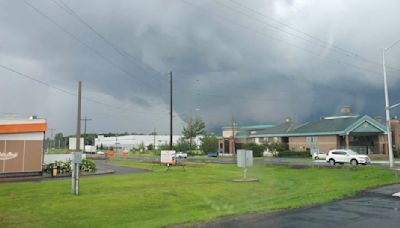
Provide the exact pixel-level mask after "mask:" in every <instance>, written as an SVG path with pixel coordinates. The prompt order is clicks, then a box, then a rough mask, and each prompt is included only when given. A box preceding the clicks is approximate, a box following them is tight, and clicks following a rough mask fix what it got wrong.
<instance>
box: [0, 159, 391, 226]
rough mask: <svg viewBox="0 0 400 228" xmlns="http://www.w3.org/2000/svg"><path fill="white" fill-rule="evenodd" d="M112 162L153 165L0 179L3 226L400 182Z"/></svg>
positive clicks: (201, 214)
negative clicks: (74, 181)
mask: <svg viewBox="0 0 400 228" xmlns="http://www.w3.org/2000/svg"><path fill="white" fill-rule="evenodd" d="M113 163H116V164H120V165H125V166H134V167H142V168H149V169H153V172H148V173H140V174H127V175H120V176H100V177H91V178H82V179H81V195H80V196H72V195H71V194H70V185H71V183H70V180H69V179H67V180H53V181H43V182H25V183H7V184H0V227H160V226H165V225H170V224H180V223H194V222H201V221H206V220H210V219H213V218H216V217H219V216H226V215H234V214H242V213H250V212H259V211H271V210H277V209H285V208H295V207H301V206H306V205H312V204H317V203H322V202H327V201H331V200H334V199H339V198H342V197H344V196H349V195H351V194H354V193H355V192H357V191H360V190H362V189H365V188H370V187H375V186H379V185H384V184H390V183H395V182H397V178H396V175H395V173H394V172H393V171H390V170H388V169H385V168H380V167H371V166H367V167H354V168H352V167H340V168H306V169H290V168H285V167H277V166H266V165H257V166H256V167H254V168H252V169H250V171H249V177H256V178H259V179H260V182H258V183H234V182H232V181H231V180H232V179H233V178H238V177H241V170H240V169H239V168H236V167H235V166H234V165H232V164H229V165H223V164H200V163H188V164H187V165H186V168H185V169H183V168H182V167H173V168H172V170H171V171H169V172H165V168H164V167H161V166H159V165H155V166H154V165H152V164H149V163H139V162H134V161H113Z"/></svg>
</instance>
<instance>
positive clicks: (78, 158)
mask: <svg viewBox="0 0 400 228" xmlns="http://www.w3.org/2000/svg"><path fill="white" fill-rule="evenodd" d="M72 163H74V164H81V163H82V152H72Z"/></svg>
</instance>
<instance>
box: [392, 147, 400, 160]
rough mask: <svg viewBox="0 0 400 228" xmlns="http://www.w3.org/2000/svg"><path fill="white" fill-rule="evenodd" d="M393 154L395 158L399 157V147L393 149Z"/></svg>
mask: <svg viewBox="0 0 400 228" xmlns="http://www.w3.org/2000/svg"><path fill="white" fill-rule="evenodd" d="M393 156H394V157H395V158H399V157H400V149H396V150H393Z"/></svg>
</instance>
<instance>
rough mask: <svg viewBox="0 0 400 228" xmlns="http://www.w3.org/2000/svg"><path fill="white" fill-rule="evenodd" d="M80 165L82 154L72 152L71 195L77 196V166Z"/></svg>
mask: <svg viewBox="0 0 400 228" xmlns="http://www.w3.org/2000/svg"><path fill="white" fill-rule="evenodd" d="M81 163H82V152H72V161H71V166H72V167H71V168H72V169H71V171H72V189H71V193H72V194H74V195H79V165H80V164H81Z"/></svg>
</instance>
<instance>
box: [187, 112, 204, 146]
mask: <svg viewBox="0 0 400 228" xmlns="http://www.w3.org/2000/svg"><path fill="white" fill-rule="evenodd" d="M205 128H206V124H205V123H204V121H203V120H202V119H200V117H196V118H194V119H193V118H192V117H188V118H186V119H185V126H184V127H183V131H182V135H183V136H184V137H185V139H187V140H189V150H192V147H193V139H194V138H196V137H197V136H198V135H202V134H204V133H205Z"/></svg>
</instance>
